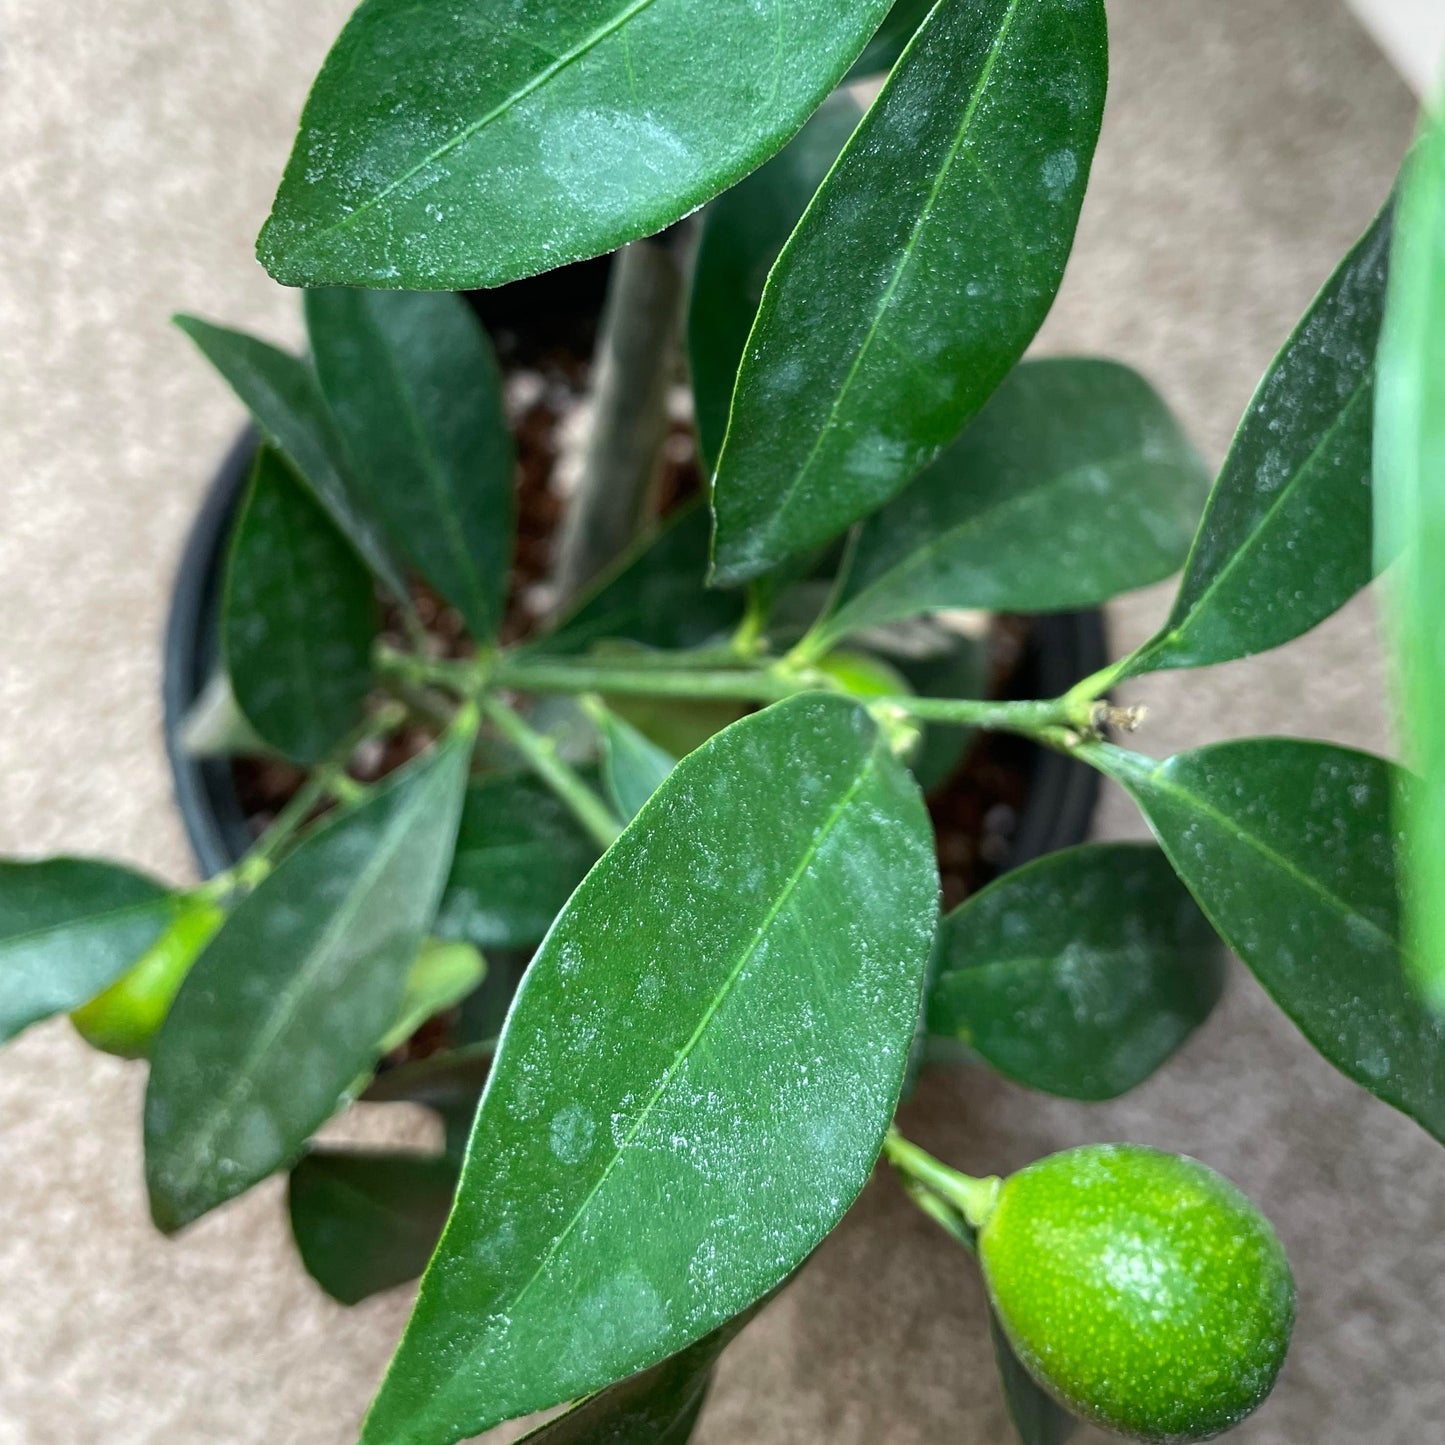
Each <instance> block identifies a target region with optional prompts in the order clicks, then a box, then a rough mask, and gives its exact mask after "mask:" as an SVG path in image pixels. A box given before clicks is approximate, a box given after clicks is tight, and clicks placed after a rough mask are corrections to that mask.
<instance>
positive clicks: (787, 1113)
mask: <svg viewBox="0 0 1445 1445" xmlns="http://www.w3.org/2000/svg"><path fill="white" fill-rule="evenodd" d="M937 887H938V882H937V872H936V865H935V863H934V858H933V840H932V834H931V830H930V827H929V823H928V818H927V815H926V813H925V811H924V809H923V806H922V802H921V799H920V798H919V796H918V792H917V789H916V787H915V786H914V784H913V782H912V780H911V779H910V778H909V777H908V775H907V773H906V772H905V771H904V769H903V768H902V767H901V765H900V764H899V763H898V762H897V760H896V759H895V758H894V757H893V755H892V753H891V752H890V751H889V750H888V747H887V743H886V741H885V739H884V738H883V737H882V736H881V735H880V733H879V731H878V729H877V728H876V727H875V725H874V724H873V722H872V720H871V719H870V717H869V715H868V714H867V713H866V712H865V711H864V710H863V709H862V708H860V707H858V706H856V705H854V704H852V703H849V702H847V701H846V700H844V699H842V698H839V697H830V696H823V695H818V694H807V695H802V696H799V697H796V698H792V699H790V700H788V701H787V702H784V703H780V704H778V705H777V706H775V707H772V708H769V709H768V710H767V711H765V712H761V713H756V714H754V715H752V716H750V717H747V718H744V719H743V720H742V721H741V722H738V723H736V724H734V725H733V726H732V727H730V728H728V729H727V730H726V731H725V732H722V733H720V734H718V736H717V737H716V738H714V739H712V741H710V742H708V743H707V744H705V745H704V746H703V747H702V748H700V749H698V751H697V752H695V753H693V754H691V755H690V756H689V757H687V758H684V759H683V761H682V762H680V763H679V764H678V766H677V768H676V769H675V770H674V772H673V774H672V776H671V777H670V778H669V779H668V781H667V783H666V784H664V786H663V787H662V788H661V789H660V790H659V791H658V792H657V793H656V794H655V795H654V797H653V799H652V801H651V802H649V803H648V804H647V806H646V807H645V808H643V810H642V812H641V813H640V814H639V815H638V816H637V818H636V819H635V820H634V822H633V823H632V825H631V826H630V827H629V828H628V829H627V831H626V832H624V833H623V834H622V836H621V837H620V838H619V839H618V841H617V842H616V843H615V844H614V845H613V846H612V848H611V849H610V850H609V851H608V852H607V853H606V854H605V855H604V857H603V858H602V860H601V862H599V863H598V865H597V866H596V867H595V868H594V869H593V870H592V872H591V873H590V874H589V875H588V876H587V878H586V880H584V882H583V884H582V886H581V887H580V888H579V889H578V890H577V892H576V894H574V895H573V898H572V900H571V902H570V903H568V905H567V907H566V909H564V910H563V913H562V915H561V916H560V917H559V918H558V920H557V922H556V924H555V925H554V926H553V928H552V931H551V932H550V933H549V934H548V936H547V940H546V942H545V943H544V944H543V946H542V949H541V951H540V952H539V953H538V954H537V957H536V958H535V959H534V961H533V963H532V966H531V968H530V969H529V971H528V973H527V976H526V979H525V980H524V981H523V984H522V988H521V990H520V992H519V993H518V995H517V999H516V1002H515V1003H514V1004H513V1006H512V1011H511V1014H510V1016H509V1018H508V1021H507V1027H506V1032H505V1033H504V1035H503V1037H502V1042H501V1046H500V1050H499V1052H498V1055H497V1061H496V1065H495V1068H494V1069H493V1072H492V1077H491V1080H490V1082H489V1084H488V1086H487V1092H486V1093H485V1095H484V1096H483V1099H482V1107H481V1109H480V1111H479V1113H478V1115H477V1124H476V1131H475V1133H474V1135H473V1139H472V1146H471V1149H470V1151H469V1153H468V1160H469V1167H468V1169H467V1171H466V1173H465V1175H464V1177H463V1183H462V1187H461V1189H460V1191H459V1193H458V1199H457V1207H456V1209H455V1211H454V1212H453V1214H452V1218H451V1220H450V1222H449V1223H448V1225H447V1231H446V1234H445V1235H444V1236H443V1240H442V1244H441V1246H440V1248H439V1250H438V1253H437V1256H436V1259H435V1261H434V1262H433V1264H432V1266H431V1268H430V1269H429V1270H428V1272H427V1275H426V1278H425V1280H424V1281H423V1284H422V1292H421V1296H420V1299H419V1300H418V1303H417V1308H416V1312H415V1314H414V1315H413V1317H412V1321H411V1324H410V1326H409V1327H408V1330H407V1333H406V1336H405V1338H404V1339H403V1341H402V1344H401V1347H400V1350H399V1351H398V1354H397V1357H396V1359H395V1361H394V1362H393V1364H392V1367H391V1371H390V1373H389V1374H388V1376H387V1379H386V1383H385V1384H384V1385H383V1387H382V1391H381V1394H380V1395H379V1396H378V1398H377V1400H376V1403H375V1404H374V1405H373V1406H372V1410H371V1414H370V1415H369V1417H368V1419H367V1424H366V1428H365V1431H364V1439H365V1441H366V1445H449V1442H452V1441H456V1440H460V1439H462V1438H463V1437H466V1436H470V1435H472V1434H475V1433H477V1432H479V1431H481V1430H484V1429H486V1428H487V1427H489V1426H490V1425H492V1424H495V1423H496V1422H497V1421H499V1420H502V1419H506V1418H509V1417H512V1416H515V1415H520V1414H524V1413H526V1412H527V1411H529V1410H533V1409H538V1408H542V1407H544V1406H547V1405H552V1404H556V1403H557V1402H559V1401H562V1400H567V1399H573V1398H576V1397H578V1396H580V1395H583V1394H587V1393H589V1392H591V1391H594V1390H598V1389H601V1388H603V1387H605V1386H606V1385H608V1384H611V1383H613V1382H615V1381H617V1380H619V1379H623V1378H625V1377H626V1376H628V1375H630V1374H633V1373H635V1372H636V1371H638V1370H641V1369H645V1368H647V1367H649V1366H651V1365H653V1364H656V1363H658V1362H659V1361H661V1360H663V1359H665V1358H667V1357H668V1356H669V1355H671V1354H674V1353H676V1352H677V1351H678V1350H680V1349H683V1348H685V1347H686V1346H688V1345H689V1344H691V1343H692V1342H693V1341H696V1340H699V1339H701V1338H702V1337H703V1336H704V1335H706V1334H708V1333H709V1332H710V1331H712V1330H714V1329H716V1328H718V1327H719V1326H720V1325H721V1324H723V1323H725V1322H726V1321H727V1320H728V1319H730V1318H732V1317H733V1316H734V1315H735V1314H737V1313H738V1312H739V1311H740V1310H742V1309H745V1308H746V1307H747V1306H748V1305H749V1304H751V1303H752V1302H754V1301H755V1300H757V1299H759V1298H761V1297H762V1296H763V1295H764V1294H766V1293H767V1292H768V1291H769V1290H770V1289H772V1288H773V1286H774V1285H776V1284H777V1283H778V1282H779V1281H780V1280H782V1279H783V1278H785V1277H786V1276H787V1275H788V1274H789V1273H790V1272H791V1271H792V1270H793V1269H794V1268H796V1266H797V1265H798V1264H799V1263H800V1262H801V1261H802V1260H803V1259H804V1258H805V1257H806V1256H807V1255H808V1253H809V1252H810V1251H811V1250H812V1249H813V1248H814V1246H816V1244H817V1243H818V1242H819V1240H821V1239H822V1238H823V1236H824V1235H825V1234H827V1232H828V1231H829V1230H830V1229H831V1228H832V1227H833V1226H834V1225H835V1224H836V1223H837V1221H838V1219H839V1218H840V1217H841V1216H842V1214H843V1212H844V1210H846V1209H847V1207H848V1205H849V1204H850V1203H851V1202H852V1200H853V1198H854V1197H855V1196H856V1195H857V1193H858V1191H859V1190H860V1189H861V1188H862V1187H863V1183H864V1181H865V1180H866V1179H867V1177H868V1174H869V1171H870V1170H871V1168H872V1166H873V1163H874V1160H875V1159H876V1157H877V1155H878V1151H879V1149H880V1147H881V1144H882V1140H883V1135H884V1131H885V1129H886V1128H887V1125H888V1121H889V1120H890V1118H891V1117H892V1114H893V1110H894V1108H895V1107H896V1105H897V1101H898V1094H899V1089H900V1087H901V1084H902V1080H903V1070H904V1065H905V1062H906V1060H907V1056H908V1051H909V1045H910V1043H911V1041H912V1038H913V1032H914V1026H915V1022H916V1020H917V1017H918V1013H919V1008H920V1001H921V990H922V985H923V976H924V971H925V968H926V964H927V957H928V952H929V944H930V940H931V938H932V932H933V925H934V910H935V908H936V898H937Z"/></svg>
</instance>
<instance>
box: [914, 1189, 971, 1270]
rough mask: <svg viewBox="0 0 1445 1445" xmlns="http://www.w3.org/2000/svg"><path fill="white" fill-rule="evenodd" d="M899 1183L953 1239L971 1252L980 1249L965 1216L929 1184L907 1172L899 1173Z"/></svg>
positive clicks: (920, 1207)
mask: <svg viewBox="0 0 1445 1445" xmlns="http://www.w3.org/2000/svg"><path fill="white" fill-rule="evenodd" d="M899 1183H901V1184H902V1185H903V1192H904V1193H905V1194H906V1195H907V1196H908V1197H909V1198H910V1199H911V1200H912V1201H913V1202H914V1203H915V1204H916V1205H917V1206H918V1207H919V1209H921V1210H922V1211H923V1212H924V1213H925V1214H926V1215H927V1216H928V1217H929V1218H930V1219H931V1220H933V1222H934V1223H935V1224H937V1225H938V1226H939V1227H940V1228H941V1229H943V1230H944V1231H945V1232H946V1233H947V1234H948V1235H950V1236H951V1237H952V1238H953V1239H955V1240H957V1241H958V1243H959V1244H961V1245H962V1246H963V1247H964V1248H965V1249H966V1250H968V1251H969V1252H970V1253H976V1252H977V1249H978V1244H977V1241H976V1240H975V1238H974V1232H973V1230H971V1229H970V1228H969V1227H968V1224H967V1223H966V1221H965V1220H964V1218H963V1216H962V1215H961V1214H960V1213H959V1212H958V1210H956V1209H955V1208H953V1206H952V1205H951V1204H948V1203H946V1202H945V1201H944V1200H943V1199H941V1198H940V1197H939V1196H938V1195H937V1194H935V1193H934V1192H933V1191H932V1190H931V1189H929V1188H928V1187H927V1185H924V1184H920V1183H919V1182H918V1181H917V1180H916V1179H911V1178H909V1176H908V1175H906V1174H901V1175H899Z"/></svg>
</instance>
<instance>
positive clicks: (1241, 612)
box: [1125, 206, 1392, 676]
mask: <svg viewBox="0 0 1445 1445" xmlns="http://www.w3.org/2000/svg"><path fill="white" fill-rule="evenodd" d="M1391 214H1392V208H1391V207H1389V206H1387V207H1386V208H1385V210H1384V212H1383V213H1382V214H1381V215H1380V217H1379V219H1378V220H1376V222H1375V224H1374V225H1373V226H1372V227H1371V228H1370V229H1369V231H1368V232H1367V233H1366V234H1365V236H1364V239H1363V240H1361V241H1360V243H1359V244H1358V245H1357V246H1356V247H1355V249H1354V250H1353V251H1351V252H1350V254H1349V255H1348V256H1347V257H1346V258H1345V260H1344V262H1343V264H1342V265H1341V266H1340V269H1339V270H1338V271H1336V272H1335V274H1334V276H1333V277H1332V278H1331V279H1330V281H1329V283H1328V284H1327V285H1326V286H1325V289H1324V290H1323V291H1321V292H1320V294H1319V296H1318V298H1317V299H1316V300H1315V302H1314V305H1313V306H1311V308H1310V310H1309V311H1308V312H1307V313H1306V314H1305V317H1304V320H1303V321H1301V322H1300V325H1299V328H1298V330H1296V332H1295V333H1294V335H1293V336H1291V337H1290V339H1289V341H1288V342H1286V344H1285V347H1284V350H1283V351H1281V352H1280V354H1279V355H1278V356H1277V357H1276V358H1275V360H1274V364H1273V365H1272V366H1271V367H1270V369H1269V371H1268V372H1266V373H1265V377H1264V380H1263V381H1262V382H1261V383H1260V387H1259V390H1258V391H1257V392H1256V393H1255V395H1254V400H1253V401H1251V402H1250V404H1249V410H1248V411H1247V412H1245V414H1244V420H1243V421H1242V422H1241V423H1240V426H1239V431H1238V433H1237V434H1236V435H1235V438H1234V445H1233V446H1232V447H1231V448H1230V452H1229V456H1228V457H1227V458H1226V460H1225V463H1224V469H1223V471H1221V472H1220V474H1219V480H1218V481H1217V482H1216V483H1215V484H1214V492H1213V494H1212V495H1211V496H1210V499H1209V506H1208V508H1207V509H1206V511H1205V513H1204V520H1203V521H1202V522H1201V523H1200V527H1199V535H1198V536H1197V537H1196V538H1195V541H1194V548H1193V551H1191V553H1190V554H1189V562H1188V564H1187V566H1186V567H1185V569H1184V580H1183V581H1182V582H1181V584H1180V587H1179V595H1178V597H1176V598H1175V601H1174V608H1173V610H1172V611H1171V612H1170V614H1169V620H1168V622H1166V623H1165V624H1164V629H1163V631H1162V632H1160V634H1159V635H1158V636H1157V637H1156V638H1154V639H1153V640H1152V641H1151V642H1147V643H1145V645H1144V646H1143V647H1142V648H1140V649H1139V651H1138V652H1137V653H1135V655H1134V657H1133V658H1132V659H1131V660H1130V662H1129V665H1128V671H1127V673H1126V674H1125V675H1127V676H1137V675H1139V674H1141V673H1145V672H1159V671H1161V670H1163V669H1165V668H1174V667H1207V666H1209V665H1210V664H1211V663H1216V662H1230V661H1232V660H1234V659H1235V658H1239V657H1249V656H1251V655H1253V654H1254V653H1256V652H1265V651H1267V650H1268V649H1269V648H1271V647H1278V646H1279V645H1280V644H1281V643H1283V642H1288V641H1289V640H1290V639H1291V638H1294V637H1298V636H1299V635H1300V634H1301V633H1302V632H1308V631H1309V629H1310V628H1311V627H1313V626H1315V625H1316V623H1319V622H1323V621H1324V619H1325V618H1326V617H1328V616H1329V615H1330V614H1331V613H1332V612H1334V611H1336V610H1337V609H1339V608H1340V607H1342V606H1344V604H1345V603H1346V602H1348V601H1349V600H1350V598H1351V597H1353V596H1354V595H1355V593H1356V592H1358V591H1359V590H1360V588H1361V587H1363V586H1364V585H1365V583H1367V582H1368V581H1369V580H1370V578H1371V576H1372V575H1373V568H1372V565H1371V557H1370V508H1371V498H1370V471H1371V468H1370V446H1371V437H1372V432H1373V429H1374V422H1373V415H1372V412H1373V407H1374V388H1375V349H1376V343H1377V341H1378V338H1379V334H1380V321H1381V317H1382V315H1383V313H1384V307H1385V280H1386V274H1387V271H1388V263H1389V254H1390V230H1391Z"/></svg>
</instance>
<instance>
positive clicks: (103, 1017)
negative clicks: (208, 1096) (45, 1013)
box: [70, 901, 226, 1059]
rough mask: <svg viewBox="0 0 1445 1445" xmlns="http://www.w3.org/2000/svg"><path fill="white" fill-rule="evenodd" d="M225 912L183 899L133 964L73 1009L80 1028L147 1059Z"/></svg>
mask: <svg viewBox="0 0 1445 1445" xmlns="http://www.w3.org/2000/svg"><path fill="white" fill-rule="evenodd" d="M225 917H226V915H225V914H224V913H222V912H221V910H220V909H219V908H217V907H216V906H215V905H214V904H212V903H201V902H195V901H192V902H189V903H185V904H183V905H182V907H181V911H180V913H178V914H177V916H176V919H175V921H174V922H173V923H172V924H171V926H170V927H169V928H167V929H166V931H165V932H164V933H163V934H161V936H160V937H159V938H158V939H157V940H156V941H155V942H154V943H153V944H152V945H151V947H150V948H149V950H148V951H147V952H145V953H143V954H142V955H141V958H140V962H139V963H137V964H136V966H135V967H134V968H132V969H131V970H130V971H129V972H128V973H125V974H122V975H121V977H120V978H118V979H117V980H116V981H115V982H114V983H113V984H111V986H110V987H109V988H108V989H106V991H105V992H104V993H103V994H100V995H99V996H98V997H96V998H93V999H92V1000H91V1001H90V1002H89V1003H88V1004H85V1005H84V1006H83V1007H82V1008H78V1009H76V1010H75V1012H74V1013H73V1014H71V1016H70V1021H71V1022H72V1023H73V1024H74V1025H75V1028H76V1032H77V1033H79V1035H80V1036H81V1038H83V1039H84V1040H85V1041H86V1043H88V1044H89V1045H90V1046H91V1047H92V1048H96V1049H100V1050H101V1051H102V1052H104V1053H107V1054H118V1055H119V1056H120V1057H121V1058H123V1059H141V1058H144V1057H145V1056H146V1055H147V1054H148V1053H149V1052H150V1046H151V1040H152V1039H153V1038H154V1037H155V1035H156V1031H157V1030H158V1029H159V1028H160V1026H161V1025H162V1024H163V1023H164V1022H165V1018H166V1015H167V1014H168V1013H169V1012H170V1008H171V1004H172V1003H173V1002H174V1000H175V997H176V993H177V991H178V990H179V989H180V986H181V984H182V982H184V980H185V977H186V975H187V974H188V973H189V972H190V971H191V965H192V964H193V963H194V962H195V961H196V959H197V958H198V957H199V956H200V952H201V950H202V949H203V948H204V947H205V946H206V945H207V944H208V943H209V942H210V941H211V937H212V935H213V934H214V933H215V932H216V930H217V929H218V928H219V927H220V926H221V924H222V923H223V922H224V921H225Z"/></svg>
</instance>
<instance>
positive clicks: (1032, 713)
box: [869, 697, 1073, 738]
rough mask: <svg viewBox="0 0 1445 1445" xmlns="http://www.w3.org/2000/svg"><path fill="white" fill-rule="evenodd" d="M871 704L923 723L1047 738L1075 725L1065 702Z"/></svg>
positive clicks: (902, 700) (884, 700)
mask: <svg viewBox="0 0 1445 1445" xmlns="http://www.w3.org/2000/svg"><path fill="white" fill-rule="evenodd" d="M869 702H870V706H873V707H878V708H891V709H896V710H897V711H898V712H902V713H906V714H907V715H908V716H909V717H912V718H917V719H918V720H919V721H920V722H941V723H959V724H961V725H963V726H965V727H976V728H987V729H989V730H991V731H993V732H1005V733H1023V734H1024V735H1025V736H1026V737H1032V738H1047V737H1049V736H1050V735H1051V734H1053V733H1056V732H1057V731H1058V730H1059V729H1061V728H1068V727H1071V726H1072V725H1073V724H1072V721H1071V718H1070V715H1069V713H1068V712H1067V711H1066V710H1065V708H1064V706H1063V704H1062V703H1061V702H1057V701H1056V702H988V701H980V700H978V699H974V698H954V697H880V698H872V699H870V700H869Z"/></svg>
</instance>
